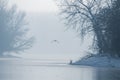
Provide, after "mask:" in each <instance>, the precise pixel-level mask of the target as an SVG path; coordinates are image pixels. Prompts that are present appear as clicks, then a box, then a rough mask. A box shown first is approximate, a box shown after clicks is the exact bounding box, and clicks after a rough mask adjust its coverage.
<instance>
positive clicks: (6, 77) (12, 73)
mask: <svg viewBox="0 0 120 80" xmlns="http://www.w3.org/2000/svg"><path fill="white" fill-rule="evenodd" d="M0 80H120V69H114V68H109V69H108V68H92V67H85V66H72V65H67V64H66V63H64V62H58V63H57V62H55V61H48V60H46V61H43V60H42V61H41V60H0Z"/></svg>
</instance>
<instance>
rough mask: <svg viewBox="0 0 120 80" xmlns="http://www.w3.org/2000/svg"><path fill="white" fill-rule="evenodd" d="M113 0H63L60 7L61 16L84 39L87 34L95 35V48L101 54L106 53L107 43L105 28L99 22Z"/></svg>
mask: <svg viewBox="0 0 120 80" xmlns="http://www.w3.org/2000/svg"><path fill="white" fill-rule="evenodd" d="M112 1H113V0H63V1H62V2H61V5H60V9H61V14H62V15H63V17H64V19H65V20H66V21H67V22H66V23H68V25H69V26H72V27H73V28H74V29H76V30H77V31H78V32H80V35H81V36H82V38H84V36H85V34H88V33H90V32H93V33H94V40H93V41H94V42H93V44H94V48H96V49H97V50H98V52H99V53H100V54H102V53H104V48H105V47H103V46H104V45H105V41H104V36H103V29H104V27H103V26H102V25H101V23H100V21H99V20H98V14H99V13H100V11H101V10H103V9H104V8H107V7H111V3H112Z"/></svg>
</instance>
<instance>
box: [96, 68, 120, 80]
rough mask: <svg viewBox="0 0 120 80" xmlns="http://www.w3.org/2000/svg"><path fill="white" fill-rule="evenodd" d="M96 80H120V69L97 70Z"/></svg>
mask: <svg viewBox="0 0 120 80" xmlns="http://www.w3.org/2000/svg"><path fill="white" fill-rule="evenodd" d="M96 78H97V79H96V80H120V69H114V68H111V69H97V70H96Z"/></svg>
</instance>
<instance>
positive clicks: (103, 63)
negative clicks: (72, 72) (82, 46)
mask: <svg viewBox="0 0 120 80" xmlns="http://www.w3.org/2000/svg"><path fill="white" fill-rule="evenodd" d="M72 65H84V66H93V67H118V68H119V67H120V59H119V58H112V57H109V56H100V55H92V56H86V57H84V58H82V59H81V60H78V61H76V62H75V63H72Z"/></svg>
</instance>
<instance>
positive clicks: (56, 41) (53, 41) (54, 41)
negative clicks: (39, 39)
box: [51, 40, 59, 43]
mask: <svg viewBox="0 0 120 80" xmlns="http://www.w3.org/2000/svg"><path fill="white" fill-rule="evenodd" d="M51 43H59V41H58V40H52V41H51Z"/></svg>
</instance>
